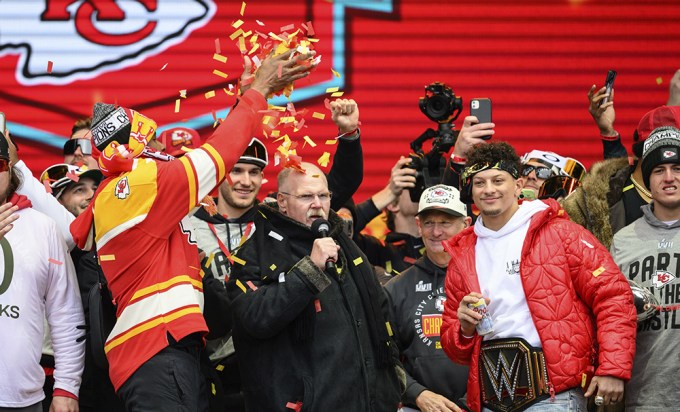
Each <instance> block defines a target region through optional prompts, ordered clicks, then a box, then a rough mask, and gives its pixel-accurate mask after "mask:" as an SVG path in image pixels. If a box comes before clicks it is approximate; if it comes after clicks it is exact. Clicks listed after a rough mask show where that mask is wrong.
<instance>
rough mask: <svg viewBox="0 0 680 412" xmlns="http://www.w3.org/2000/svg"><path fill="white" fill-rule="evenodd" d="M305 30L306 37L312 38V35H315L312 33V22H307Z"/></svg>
mask: <svg viewBox="0 0 680 412" xmlns="http://www.w3.org/2000/svg"><path fill="white" fill-rule="evenodd" d="M306 30H307V35H308V36H313V35H314V34H315V33H314V26H312V22H311V21H308V22H307V28H306Z"/></svg>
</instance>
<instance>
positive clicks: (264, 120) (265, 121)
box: [262, 116, 272, 124]
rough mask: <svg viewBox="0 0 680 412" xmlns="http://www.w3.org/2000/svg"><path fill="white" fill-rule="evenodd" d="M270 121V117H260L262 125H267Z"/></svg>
mask: <svg viewBox="0 0 680 412" xmlns="http://www.w3.org/2000/svg"><path fill="white" fill-rule="evenodd" d="M271 119H272V117H271V116H264V117H262V124H268V123H269V121H270V120H271Z"/></svg>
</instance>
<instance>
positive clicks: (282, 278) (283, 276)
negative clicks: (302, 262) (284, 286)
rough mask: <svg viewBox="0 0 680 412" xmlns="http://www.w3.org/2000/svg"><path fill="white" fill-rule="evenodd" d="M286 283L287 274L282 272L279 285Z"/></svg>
mask: <svg viewBox="0 0 680 412" xmlns="http://www.w3.org/2000/svg"><path fill="white" fill-rule="evenodd" d="M285 281H286V274H285V273H283V272H281V273H279V283H284V282H285Z"/></svg>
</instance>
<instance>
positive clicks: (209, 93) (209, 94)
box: [205, 90, 215, 99]
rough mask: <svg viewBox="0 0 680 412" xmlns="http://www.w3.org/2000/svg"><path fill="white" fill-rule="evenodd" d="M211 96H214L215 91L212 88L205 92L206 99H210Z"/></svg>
mask: <svg viewBox="0 0 680 412" xmlns="http://www.w3.org/2000/svg"><path fill="white" fill-rule="evenodd" d="M213 97H215V91H214V90H211V91H209V92H207V93H206V94H205V98H206V99H212V98H213Z"/></svg>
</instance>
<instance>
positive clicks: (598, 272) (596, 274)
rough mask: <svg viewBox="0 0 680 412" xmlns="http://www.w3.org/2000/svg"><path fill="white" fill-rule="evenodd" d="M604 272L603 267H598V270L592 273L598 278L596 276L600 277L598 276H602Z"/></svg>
mask: <svg viewBox="0 0 680 412" xmlns="http://www.w3.org/2000/svg"><path fill="white" fill-rule="evenodd" d="M605 270H606V269H605V268H604V266H600V267H599V268H597V269H595V270H594V271H593V276H595V277H598V276H600V275H601V274H602V272H604V271H605Z"/></svg>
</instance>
